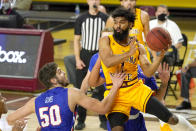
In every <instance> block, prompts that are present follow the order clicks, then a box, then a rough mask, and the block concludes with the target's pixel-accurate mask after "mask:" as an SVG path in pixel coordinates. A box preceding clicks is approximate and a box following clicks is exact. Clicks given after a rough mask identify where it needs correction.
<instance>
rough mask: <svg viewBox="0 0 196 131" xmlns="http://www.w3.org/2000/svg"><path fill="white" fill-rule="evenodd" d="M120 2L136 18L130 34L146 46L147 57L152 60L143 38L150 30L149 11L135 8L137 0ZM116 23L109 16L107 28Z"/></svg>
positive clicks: (122, 0) (121, 0)
mask: <svg viewBox="0 0 196 131" xmlns="http://www.w3.org/2000/svg"><path fill="white" fill-rule="evenodd" d="M120 4H121V6H122V7H124V8H126V9H128V10H130V11H132V12H133V13H134V14H135V16H136V19H135V21H134V25H133V27H132V29H131V30H130V31H129V34H130V36H136V38H137V40H138V41H139V42H140V43H141V44H143V45H144V46H145V49H146V52H147V58H148V59H149V60H150V53H149V51H148V49H147V45H146V44H145V42H144V40H143V34H144V37H145V38H146V36H147V34H148V32H149V19H150V18H149V15H148V13H147V12H145V11H143V10H141V9H138V8H135V6H136V0H120ZM113 24H114V21H113V18H112V17H109V19H108V20H107V22H106V27H105V28H112V26H113Z"/></svg>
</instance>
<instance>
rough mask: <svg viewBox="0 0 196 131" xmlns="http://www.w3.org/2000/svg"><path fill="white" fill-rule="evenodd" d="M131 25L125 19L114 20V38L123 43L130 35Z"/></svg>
mask: <svg viewBox="0 0 196 131" xmlns="http://www.w3.org/2000/svg"><path fill="white" fill-rule="evenodd" d="M129 28H130V23H129V22H128V20H127V19H125V18H124V17H116V18H114V26H113V29H114V37H115V39H117V40H119V41H122V40H125V39H126V38H127V37H128V35H129Z"/></svg>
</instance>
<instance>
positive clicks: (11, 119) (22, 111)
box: [7, 98, 35, 125]
mask: <svg viewBox="0 0 196 131" xmlns="http://www.w3.org/2000/svg"><path fill="white" fill-rule="evenodd" d="M34 112H35V98H32V99H31V100H29V101H28V102H27V103H26V104H25V105H24V106H23V107H21V108H19V109H17V110H16V111H14V112H12V113H10V114H9V115H8V116H7V122H8V124H9V125H14V124H15V122H16V121H17V120H20V119H23V118H24V117H26V116H28V115H30V114H31V113H34Z"/></svg>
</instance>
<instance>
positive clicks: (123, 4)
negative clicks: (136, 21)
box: [120, 0, 136, 10]
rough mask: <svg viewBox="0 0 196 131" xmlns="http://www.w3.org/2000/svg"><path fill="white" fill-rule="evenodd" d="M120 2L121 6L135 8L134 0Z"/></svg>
mask: <svg viewBox="0 0 196 131" xmlns="http://www.w3.org/2000/svg"><path fill="white" fill-rule="evenodd" d="M120 3H121V6H123V7H124V8H126V9H129V10H130V9H135V5H136V0H122V1H121V2H120Z"/></svg>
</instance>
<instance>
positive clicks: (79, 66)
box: [76, 59, 86, 70]
mask: <svg viewBox="0 0 196 131" xmlns="http://www.w3.org/2000/svg"><path fill="white" fill-rule="evenodd" d="M84 67H86V65H85V64H84V62H83V61H82V60H81V59H79V60H76V69H80V70H81V69H83V68H84Z"/></svg>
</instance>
